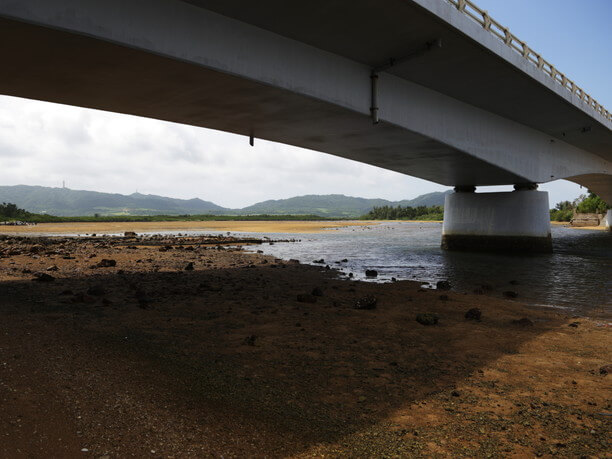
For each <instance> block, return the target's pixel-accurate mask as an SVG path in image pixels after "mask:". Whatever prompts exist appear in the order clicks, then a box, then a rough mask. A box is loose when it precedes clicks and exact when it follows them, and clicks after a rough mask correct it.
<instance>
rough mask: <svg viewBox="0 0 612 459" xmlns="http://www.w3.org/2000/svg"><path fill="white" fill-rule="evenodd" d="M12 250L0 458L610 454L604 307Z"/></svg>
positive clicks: (163, 255)
mask: <svg viewBox="0 0 612 459" xmlns="http://www.w3.org/2000/svg"><path fill="white" fill-rule="evenodd" d="M121 244H123V245H121ZM0 256H1V258H0V403H1V407H2V409H0V425H1V426H2V429H1V430H0V434H1V435H2V437H1V441H0V457H11V458H12V457H48V456H50V455H53V456H57V457H83V455H84V454H87V455H91V456H92V457H127V456H136V457H170V456H172V457H220V456H223V457H263V456H265V457H287V456H290V457H323V456H325V457H415V456H418V457H501V456H504V457H533V456H534V455H538V456H541V455H544V456H545V457H548V456H550V455H553V454H555V455H561V456H566V457H580V456H585V457H586V456H588V457H605V456H606V455H607V454H608V453H609V445H608V443H607V441H608V440H609V437H607V435H608V434H609V431H610V430H609V428H610V413H611V410H610V404H609V403H610V402H609V394H610V391H611V390H612V384H611V380H610V378H612V376H609V375H605V374H604V373H605V371H604V370H600V369H601V368H602V367H604V366H605V365H607V364H610V363H612V356H611V355H610V349H611V348H612V339H611V335H610V328H609V327H608V326H607V322H605V321H604V320H603V319H600V320H593V319H586V318H573V317H568V316H567V315H566V314H564V313H563V312H561V311H554V310H544V309H533V308H528V307H526V306H524V305H523V304H521V303H520V302H518V301H507V300H504V299H503V298H502V292H500V291H493V292H491V296H485V295H464V294H459V293H457V292H453V291H445V292H441V291H432V290H423V289H421V288H420V286H419V284H418V283H414V282H396V283H390V284H374V283H366V282H353V281H349V280H342V279H340V278H339V277H338V275H337V273H336V272H335V271H334V270H325V269H322V268H321V267H314V266H304V265H301V264H298V263H289V262H283V261H281V260H275V259H274V258H272V257H268V256H263V255H260V254H255V253H245V252H243V251H240V250H237V249H226V250H223V249H218V248H216V247H207V246H200V245H199V244H198V243H197V241H196V242H193V244H191V245H188V246H185V245H179V244H177V243H174V244H173V243H172V241H160V243H159V246H143V245H139V244H138V240H132V241H129V242H125V241H123V240H121V239H118V238H115V239H114V240H110V238H109V240H107V241H104V240H102V241H100V240H86V239H83V240H66V241H61V240H59V241H55V242H46V241H36V244H34V243H33V242H28V241H26V242H24V241H15V240H10V239H9V240H5V241H0ZM338 256H339V257H341V256H342V254H338ZM103 259H106V260H113V261H114V263H111V262H102V260H103ZM190 263H191V264H190ZM189 267H191V268H193V269H187V270H186V269H185V268H189ZM37 272H40V273H42V274H46V275H50V276H52V277H53V278H54V279H53V280H49V281H48V282H44V281H38V282H33V281H32V278H34V277H35V274H36V273H37ZM43 279H44V276H43ZM364 298H368V299H369V304H371V303H372V302H373V301H372V299H375V300H376V304H375V306H374V307H373V309H356V307H355V306H356V305H357V304H361V305H363V304H368V301H360V300H363V299H364ZM518 299H519V300H520V296H519V298H518ZM472 308H478V309H480V311H481V312H482V317H481V320H467V319H466V318H465V316H464V314H465V313H466V311H468V310H469V309H472ZM420 313H430V314H436V315H437V316H438V319H439V320H438V323H437V324H436V325H431V326H424V325H421V324H420V323H418V322H417V321H416V320H415V318H416V316H417V314H420ZM521 319H524V320H521ZM517 321H518V322H517ZM610 371H612V368H610ZM83 449H86V450H87V451H86V452H85V453H83V452H82V451H83Z"/></svg>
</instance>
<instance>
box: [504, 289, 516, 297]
mask: <svg viewBox="0 0 612 459" xmlns="http://www.w3.org/2000/svg"><path fill="white" fill-rule="evenodd" d="M503 295H504V296H505V297H506V298H516V297H517V296H518V293H516V292H515V291H513V290H506V291H505V292H504V293H503Z"/></svg>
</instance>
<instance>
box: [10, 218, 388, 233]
mask: <svg viewBox="0 0 612 459" xmlns="http://www.w3.org/2000/svg"><path fill="white" fill-rule="evenodd" d="M379 223H381V222H380V221H366V220H354V221H209V222H99V223H98V222H96V223H80V222H75V223H40V224H38V225H35V226H0V234H54V233H55V234H92V233H96V234H107V233H123V232H125V231H136V232H147V233H155V232H160V231H238V232H258V233H320V232H322V231H325V230H329V229H331V228H343V227H347V226H367V225H377V224H379Z"/></svg>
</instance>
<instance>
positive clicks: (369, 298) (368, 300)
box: [355, 295, 378, 309]
mask: <svg viewBox="0 0 612 459" xmlns="http://www.w3.org/2000/svg"><path fill="white" fill-rule="evenodd" d="M377 303H378V300H377V299H376V297H375V296H374V295H366V296H364V297H362V298H359V299H358V300H357V302H356V303H355V309H376V304H377Z"/></svg>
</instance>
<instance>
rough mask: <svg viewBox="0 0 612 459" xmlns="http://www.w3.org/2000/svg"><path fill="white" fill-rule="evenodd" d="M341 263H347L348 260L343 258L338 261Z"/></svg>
mask: <svg viewBox="0 0 612 459" xmlns="http://www.w3.org/2000/svg"><path fill="white" fill-rule="evenodd" d="M340 262H341V263H348V259H346V258H343V259H342V260H340Z"/></svg>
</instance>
